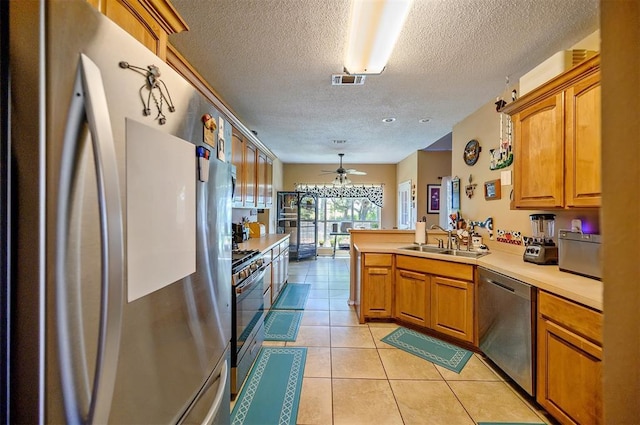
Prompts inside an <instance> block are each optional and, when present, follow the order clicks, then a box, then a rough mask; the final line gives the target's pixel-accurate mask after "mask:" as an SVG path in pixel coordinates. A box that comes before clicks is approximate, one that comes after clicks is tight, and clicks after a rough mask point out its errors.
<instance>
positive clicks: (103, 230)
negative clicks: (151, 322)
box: [55, 54, 124, 423]
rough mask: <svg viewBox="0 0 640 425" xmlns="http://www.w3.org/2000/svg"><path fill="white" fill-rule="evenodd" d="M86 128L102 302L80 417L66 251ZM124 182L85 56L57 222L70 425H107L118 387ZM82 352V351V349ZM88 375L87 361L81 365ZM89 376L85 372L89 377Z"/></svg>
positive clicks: (100, 92)
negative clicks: (86, 401)
mask: <svg viewBox="0 0 640 425" xmlns="http://www.w3.org/2000/svg"><path fill="white" fill-rule="evenodd" d="M85 118H86V122H87V123H88V127H89V131H90V133H91V139H92V146H93V151H94V158H95V168H96V180H97V186H98V203H99V215H100V239H101V261H102V270H101V299H100V324H99V330H98V349H97V356H96V366H95V374H94V377H93V388H92V389H91V395H90V403H89V411H88V412H87V413H86V417H84V418H83V417H82V416H83V413H82V412H81V409H80V406H79V404H78V398H79V397H78V396H79V394H78V390H77V388H76V381H77V378H78V377H76V376H75V374H74V364H73V354H72V352H73V350H74V349H78V348H77V347H72V346H71V345H72V344H71V341H72V340H73V337H72V335H71V332H72V330H71V328H70V326H71V325H72V323H70V317H69V314H68V313H67V308H68V306H67V298H68V289H69V288H67V285H68V283H67V270H66V251H67V235H68V229H69V217H70V208H69V204H70V199H71V195H70V194H71V188H72V184H73V179H74V159H75V155H76V151H77V149H78V140H79V137H80V135H81V134H82V129H83V127H84V122H85ZM122 219H123V209H122V205H121V197H120V182H119V178H118V167H117V161H116V153H115V143H114V138H113V132H112V129H111V121H110V119H109V110H108V106H107V98H106V95H105V91H104V86H103V83H102V76H101V74H100V70H99V68H98V67H97V66H96V64H95V63H93V62H92V61H91V60H90V59H89V58H88V57H87V56H85V55H84V54H81V55H80V64H79V66H78V73H77V76H76V82H75V86H74V96H73V99H72V101H71V107H70V111H69V118H68V122H67V128H66V129H65V135H64V140H63V148H62V158H61V164H60V185H59V195H58V211H57V222H56V234H57V235H56V264H55V267H56V275H55V276H56V293H57V295H56V314H57V320H58V347H59V357H60V375H61V381H62V382H61V383H62V392H63V398H64V407H65V413H66V416H67V421H68V422H69V423H79V422H84V423H107V422H108V419H109V412H110V410H111V402H112V398H113V390H114V387H115V378H116V370H117V365H118V352H119V348H120V336H121V328H122V313H123V302H124V231H123V223H122ZM79 350H80V351H82V348H80V349H79ZM82 363H83V365H84V367H85V370H86V359H82ZM85 373H86V372H85Z"/></svg>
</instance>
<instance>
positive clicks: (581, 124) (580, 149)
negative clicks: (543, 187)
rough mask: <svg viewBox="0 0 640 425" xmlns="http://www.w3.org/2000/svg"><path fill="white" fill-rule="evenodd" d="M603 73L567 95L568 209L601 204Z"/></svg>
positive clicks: (579, 84)
mask: <svg viewBox="0 0 640 425" xmlns="http://www.w3.org/2000/svg"><path fill="white" fill-rule="evenodd" d="M600 92H601V90H600V74H599V73H598V74H596V75H592V76H590V77H588V78H585V79H584V80H583V81H580V82H579V83H578V84H576V85H575V86H573V87H570V88H569V89H568V90H567V93H566V99H565V102H566V105H567V107H566V109H567V113H566V116H567V119H566V141H565V144H566V169H567V171H566V172H567V174H566V189H567V194H566V199H567V206H568V207H594V206H596V207H597V206H600V203H601V195H600V194H601V192H602V186H601V177H602V174H601V162H602V161H601V158H602V154H601V143H600V141H601V136H600V133H601V120H600V112H601V107H600V105H601V102H600V96H601V95H600Z"/></svg>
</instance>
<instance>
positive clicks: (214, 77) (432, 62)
mask: <svg viewBox="0 0 640 425" xmlns="http://www.w3.org/2000/svg"><path fill="white" fill-rule="evenodd" d="M598 3H599V2H598V0H415V1H414V4H413V8H412V11H411V12H410V14H409V17H408V19H407V22H406V25H405V28H404V29H403V32H402V34H401V35H400V38H399V40H398V43H397V45H396V48H395V50H394V53H393V55H392V56H391V59H390V61H389V63H388V65H387V68H386V69H385V71H384V72H383V73H382V74H380V75H372V76H367V77H366V81H365V84H364V85H363V86H332V85H331V75H332V74H339V73H341V72H342V59H343V57H344V52H345V40H346V37H347V25H348V17H349V10H350V2H349V0H215V1H205V0H172V4H173V5H174V6H175V7H176V9H177V10H178V12H179V13H180V14H181V15H182V16H183V18H184V19H185V20H186V21H187V23H188V25H189V27H190V31H188V32H184V33H180V34H175V35H172V36H171V37H170V40H169V41H170V42H171V43H172V44H173V45H174V46H176V47H177V48H178V50H179V51H180V52H181V53H182V54H183V55H184V56H185V57H186V58H187V60H188V61H189V62H190V63H191V64H192V65H193V66H194V68H196V69H197V70H198V72H199V73H200V74H201V75H202V76H203V77H204V78H205V79H206V80H207V81H208V83H209V84H210V85H211V86H212V87H213V88H214V89H215V90H216V91H217V92H218V94H219V95H220V96H221V97H222V98H223V99H224V101H225V102H226V103H227V104H228V105H229V106H230V108H231V109H232V110H233V111H235V113H236V115H237V117H238V118H239V119H240V121H242V122H243V123H244V124H245V125H246V126H247V128H249V129H251V130H254V131H256V132H257V133H258V138H259V139H260V141H261V142H262V143H263V144H264V145H265V146H267V147H268V148H269V149H271V151H272V152H273V153H274V154H275V155H277V156H278V158H279V159H281V160H282V161H283V162H284V163H332V162H336V163H337V162H338V156H337V154H338V153H339V152H345V153H346V155H345V157H344V163H345V167H348V166H349V165H350V164H358V163H360V164H363V163H385V164H395V163H397V162H399V161H401V160H402V159H404V158H406V157H407V156H408V155H410V154H411V153H413V152H415V151H416V150H419V149H423V148H425V147H428V146H429V145H431V144H432V143H434V142H436V141H437V140H439V139H441V138H442V137H443V136H445V135H447V134H448V133H450V132H451V130H452V128H453V126H454V125H455V124H456V123H458V122H459V121H460V120H462V119H463V118H465V117H466V116H468V115H469V114H470V113H472V112H474V111H475V110H476V109H478V108H479V107H480V106H482V105H484V104H485V103H487V102H488V101H490V100H492V99H495V98H496V96H499V95H502V94H503V93H504V91H505V78H506V77H509V79H510V81H512V82H516V81H517V80H518V79H519V78H520V77H521V76H522V75H523V74H524V73H526V72H528V71H529V70H531V69H532V68H534V67H535V66H537V65H538V64H539V63H541V62H542V61H544V60H545V59H547V58H548V57H550V56H552V55H553V54H554V53H556V52H557V51H559V50H563V49H567V48H570V47H571V46H572V45H574V44H575V43H576V42H578V41H580V40H581V39H582V38H584V37H586V36H587V35H589V34H591V33H592V32H594V31H595V30H597V29H598V23H599V9H598ZM386 117H394V118H396V121H395V122H393V123H389V124H385V123H383V122H382V119H383V118H386ZM423 118H429V122H427V123H419V120H420V119H423ZM336 139H338V140H346V141H347V142H346V143H344V144H339V145H338V144H335V143H334V142H333V140H336Z"/></svg>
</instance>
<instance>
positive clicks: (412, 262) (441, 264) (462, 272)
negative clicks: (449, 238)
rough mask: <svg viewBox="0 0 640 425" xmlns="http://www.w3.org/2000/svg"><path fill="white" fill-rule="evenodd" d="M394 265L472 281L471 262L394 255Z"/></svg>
mask: <svg viewBox="0 0 640 425" xmlns="http://www.w3.org/2000/svg"><path fill="white" fill-rule="evenodd" d="M396 267H397V268H399V269H406V270H415V271H418V272H422V273H428V274H432V275H436V276H444V277H452V278H455V279H462V280H469V281H473V266H472V265H471V264H461V263H453V262H449V261H440V260H432V259H430V258H418V257H411V256H408V255H396Z"/></svg>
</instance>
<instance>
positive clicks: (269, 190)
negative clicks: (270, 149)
mask: <svg viewBox="0 0 640 425" xmlns="http://www.w3.org/2000/svg"><path fill="white" fill-rule="evenodd" d="M266 175H267V177H266V190H265V195H264V196H265V199H264V205H265V207H266V208H270V207H271V206H272V205H273V161H272V160H271V159H269V158H267V170H266Z"/></svg>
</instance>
